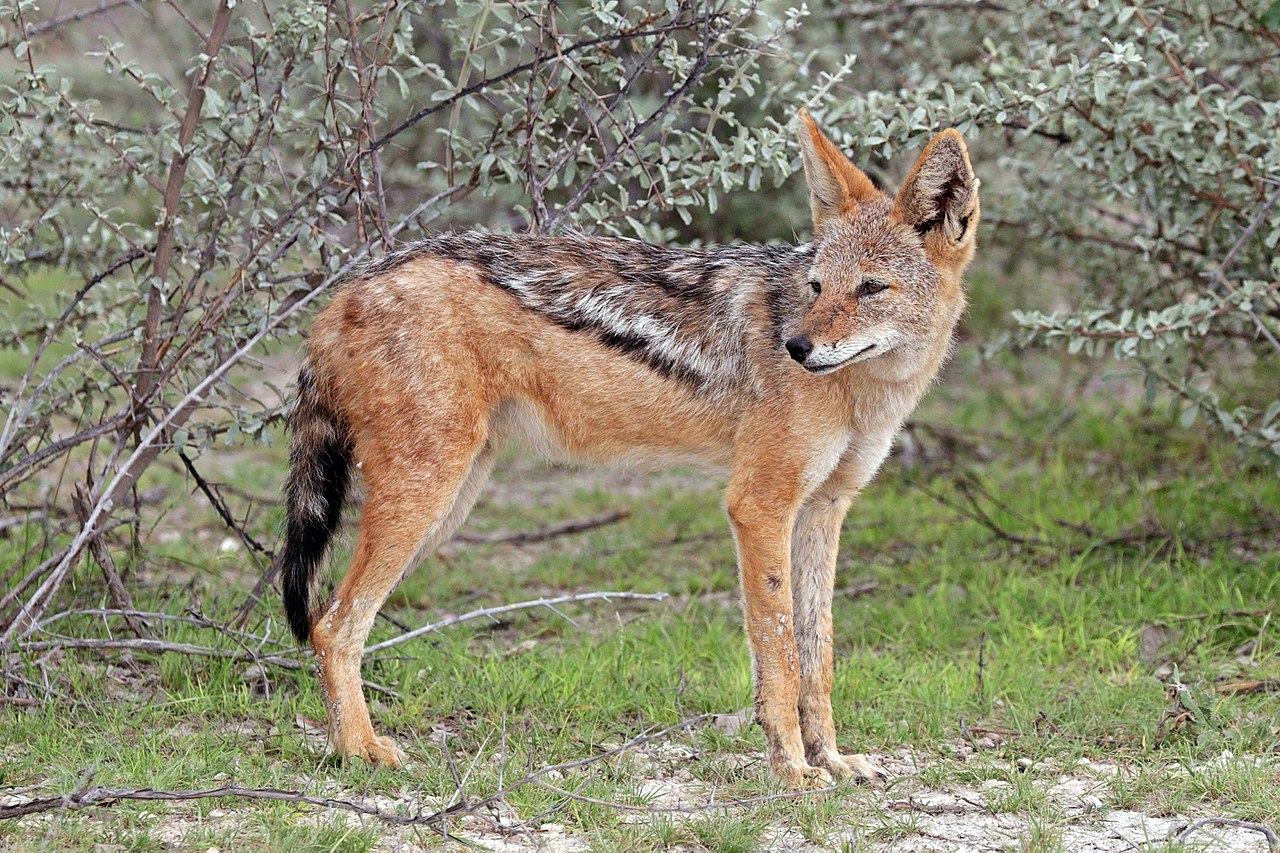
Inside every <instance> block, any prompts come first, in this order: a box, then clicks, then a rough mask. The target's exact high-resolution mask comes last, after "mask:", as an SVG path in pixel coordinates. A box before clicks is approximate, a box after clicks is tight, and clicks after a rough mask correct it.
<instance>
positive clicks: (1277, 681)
mask: <svg viewBox="0 0 1280 853" xmlns="http://www.w3.org/2000/svg"><path fill="white" fill-rule="evenodd" d="M1214 690H1215V691H1217V692H1218V693H1222V694H1223V695H1226V696H1243V695H1245V694H1246V693H1275V692H1277V691H1280V678H1263V679H1256V678H1250V679H1246V680H1244V681H1232V682H1231V683H1229V684H1219V685H1218V686H1217V687H1215V688H1214Z"/></svg>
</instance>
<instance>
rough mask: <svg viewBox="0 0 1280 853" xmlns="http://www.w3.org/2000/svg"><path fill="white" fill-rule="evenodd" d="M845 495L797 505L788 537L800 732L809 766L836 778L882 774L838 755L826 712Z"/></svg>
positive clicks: (864, 763) (828, 708)
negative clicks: (794, 521)
mask: <svg viewBox="0 0 1280 853" xmlns="http://www.w3.org/2000/svg"><path fill="white" fill-rule="evenodd" d="M849 502H850V501H849V498H848V497H847V496H843V495H831V494H827V493H823V492H819V493H818V494H816V495H814V496H813V497H812V498H811V499H810V500H809V501H807V502H806V503H805V505H804V506H803V507H802V508H801V509H800V512H799V514H798V515H797V516H796V524H795V531H794V533H793V534H792V540H791V592H792V598H793V604H794V612H795V632H796V649H797V652H798V656H799V659H800V696H799V703H798V704H799V710H800V732H801V736H802V738H803V740H804V751H805V757H806V758H807V759H808V761H809V763H810V764H813V765H814V766H816V767H822V768H825V769H826V770H828V771H830V773H831V775H832V776H834V777H836V778H837V779H843V778H846V777H849V776H853V777H855V778H859V779H871V780H874V779H880V778H883V776H884V774H883V773H882V772H881V771H880V770H878V769H877V768H876V767H874V766H873V765H872V764H870V763H869V762H868V761H867V760H866V759H864V758H862V757H861V756H858V755H841V754H840V750H839V749H838V748H837V747H836V729H835V722H834V721H833V719H832V714H831V683H832V676H833V674H834V670H835V654H834V649H833V645H832V643H833V636H832V625H831V599H832V596H833V594H834V590H835V578H836V557H837V554H838V552H839V546H840V526H841V524H842V523H843V522H844V517H845V515H846V514H847V513H848V511H849Z"/></svg>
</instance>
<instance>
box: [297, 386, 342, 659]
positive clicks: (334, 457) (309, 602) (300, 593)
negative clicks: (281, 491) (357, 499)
mask: <svg viewBox="0 0 1280 853" xmlns="http://www.w3.org/2000/svg"><path fill="white" fill-rule="evenodd" d="M325 397H326V395H325V394H324V393H323V390H322V389H321V388H320V387H319V382H318V381H317V378H316V376H315V373H314V372H313V370H312V369H311V367H310V365H309V364H308V363H306V362H304V363H303V365H302V371H301V373H299V374H298V396H297V399H296V401H295V402H294V407H293V412H292V414H290V416H289V427H290V429H292V430H293V442H292V444H291V445H290V447H289V481H288V483H287V484H286V486H285V512H286V517H287V520H286V527H285V542H284V556H283V557H282V559H281V568H282V572H283V581H282V586H283V589H284V609H285V613H286V614H288V617H289V627H290V628H291V629H292V630H293V635H294V636H295V637H297V638H298V641H299V642H305V641H306V640H307V638H308V636H309V635H310V633H311V624H312V621H313V617H314V615H315V612H314V611H315V609H316V607H317V606H318V604H319V602H318V601H317V600H316V598H317V596H316V592H317V589H318V587H319V577H318V576H317V571H316V570H317V569H318V568H319V566H320V564H321V563H322V562H323V561H324V555H325V551H326V549H327V548H328V545H329V540H330V538H332V536H333V531H334V530H335V529H337V527H338V522H339V521H340V520H341V518H342V503H343V500H344V499H345V498H346V496H347V482H348V479H349V474H350V467H351V441H350V436H349V435H348V433H347V427H346V423H345V422H344V420H343V418H342V417H341V416H340V415H339V414H337V413H335V412H334V411H333V409H332V408H331V407H330V405H329V403H328V401H327V400H326V399H325Z"/></svg>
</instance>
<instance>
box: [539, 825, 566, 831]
mask: <svg viewBox="0 0 1280 853" xmlns="http://www.w3.org/2000/svg"><path fill="white" fill-rule="evenodd" d="M542 831H543V832H555V833H563V832H564V824H563V823H544V824H543V825H542Z"/></svg>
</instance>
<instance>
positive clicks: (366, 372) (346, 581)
mask: <svg viewBox="0 0 1280 853" xmlns="http://www.w3.org/2000/svg"><path fill="white" fill-rule="evenodd" d="M799 141H800V149H801V151H802V153H803V160H804V171H805V176H806V179H807V181H808V186H809V191H810V201H811V205H812V211H813V222H814V228H815V232H814V239H813V242H811V243H806V244H804V245H800V246H730V247H723V248H713V249H697V250H677V249H663V248H658V247H656V246H651V245H648V244H645V243H641V242H637V241H633V240H623V239H612V238H608V239H603V238H589V237H538V236H501V235H497V234H478V233H468V234H456V235H442V236H437V237H433V238H430V239H427V240H424V241H422V242H420V243H416V244H414V245H411V246H409V247H408V248H406V249H404V250H402V251H398V252H396V253H395V254H392V255H390V256H388V257H385V258H383V259H382V260H379V261H377V262H375V263H373V264H371V265H369V266H367V267H365V268H364V269H363V270H361V271H360V273H359V274H358V275H356V276H355V277H354V278H353V280H351V281H350V282H349V283H348V284H346V285H345V287H343V288H342V290H341V291H340V292H339V293H338V294H337V296H335V297H334V299H333V301H332V303H331V304H330V305H329V306H328V307H327V308H326V309H325V310H324V311H323V312H322V313H321V315H320V316H319V318H318V319H317V320H316V322H315V327H314V330H313V331H312V334H311V338H310V341H309V343H308V345H307V358H306V362H305V363H304V364H303V367H302V372H301V375H300V377H299V380H298V397H297V402H296V405H295V408H294V410H293V413H292V416H291V425H292V429H293V444H292V452H291V465H292V467H291V471H290V474H289V482H288V487H287V498H288V530H287V542H286V545H285V556H284V600H285V606H286V609H287V611H288V615H289V621H290V624H291V625H292V628H293V631H294V633H295V634H296V635H297V636H298V638H299V640H306V639H308V638H309V639H310V641H311V643H312V645H313V646H314V648H315V655H316V663H317V670H318V673H319V676H320V680H321V684H322V685H323V687H324V692H325V696H326V698H327V702H328V714H329V737H330V740H331V742H332V744H333V746H334V748H335V750H336V751H337V752H338V753H339V754H341V755H343V756H352V757H359V758H363V759H366V760H368V761H370V762H373V763H375V764H389V765H397V764H399V763H400V762H401V761H402V760H403V755H402V753H401V752H400V751H399V750H398V749H397V748H396V747H395V745H394V744H393V743H392V742H391V741H390V740H389V739H387V738H385V737H379V736H378V735H376V734H375V733H374V730H373V726H372V725H371V724H370V721H369V713H368V710H367V708H366V706H365V701H364V697H363V695H362V693H361V682H360V659H361V651H362V649H363V647H364V643H365V639H366V637H367V635H368V633H369V628H370V626H371V625H372V624H373V621H374V614H375V613H376V612H377V610H378V608H379V607H381V606H382V603H383V601H384V600H385V599H386V597H387V595H388V593H390V592H391V590H392V588H393V587H394V586H395V585H396V583H397V582H398V581H399V580H400V579H401V578H402V577H404V575H405V574H406V572H408V571H409V570H411V569H412V568H413V567H414V566H415V565H416V563H417V561H418V560H419V558H420V557H421V556H422V555H423V554H424V553H426V552H428V551H430V550H431V549H432V548H434V547H435V546H437V545H438V544H439V543H441V542H442V541H444V540H445V539H446V538H447V537H448V536H450V535H451V534H452V533H453V531H454V530H455V529H456V528H457V527H458V525H460V524H461V523H462V521H463V520H464V519H465V518H466V516H467V513H468V512H469V511H470V509H471V507H472V504H473V502H474V501H475V499H476V496H477V494H478V493H479V491H480V489H481V487H482V485H483V484H484V482H485V479H486V478H487V477H488V475H489V472H490V470H491V468H492V466H493V460H494V454H495V452H496V450H497V448H498V447H499V446H500V445H501V444H502V442H503V441H504V440H506V439H508V438H509V437H512V436H517V437H521V438H524V439H526V440H528V441H529V442H530V443H531V444H532V445H533V446H534V447H536V448H538V449H539V450H541V451H543V452H544V453H547V454H548V455H550V456H552V457H554V458H560V459H569V460H577V461H582V462H591V463H596V462H599V463H616V462H622V463H636V464H642V465H655V464H656V465H670V464H689V463H695V464H701V465H707V466H711V467H713V468H719V469H722V470H724V471H725V472H727V474H728V489H727V492H726V505H727V508H728V513H729V519H730V521H731V522H732V527H733V532H734V535H735V536H736V538H737V545H738V555H739V564H740V570H741V581H742V602H743V608H744V610H745V612H746V632H747V639H748V640H749V642H750V646H751V653H752V659H753V662H754V675H755V691H756V696H755V706H756V716H757V719H758V720H759V721H760V723H761V725H762V726H763V727H764V731H765V733H766V735H767V740H768V748H769V760H770V762H771V764H772V767H773V770H774V772H775V773H776V774H777V775H778V776H779V777H780V778H781V779H782V780H784V781H785V782H786V783H787V784H789V785H790V786H792V787H797V788H798V787H810V786H816V785H821V784H825V783H827V782H828V781H830V779H831V777H836V778H841V777H847V776H856V777H864V778H869V777H874V776H876V775H877V771H876V769H875V768H874V767H873V766H872V765H871V764H869V763H868V762H867V761H866V760H864V759H862V758H860V757H857V756H843V755H841V754H840V752H839V751H838V750H837V748H836V733H835V728H834V726H833V724H832V715H831V676H832V666H833V659H832V636H831V631H832V627H831V598H832V589H833V586H834V582H835V570H836V549H837V545H838V542H839V533H840V525H841V523H842V521H843V519H844V517H845V514H846V512H847V511H848V509H849V505H850V503H851V502H852V501H853V499H854V496H855V495H857V493H858V492H859V490H861V489H862V487H863V486H865V485H866V484H867V483H868V482H869V481H870V480H871V478H872V477H873V476H874V474H875V472H876V470H877V469H878V468H879V466H880V464H881V462H883V460H884V459H885V457H886V456H887V455H888V453H889V448H890V444H891V442H892V441H893V438H894V435H895V433H897V431H898V429H899V428H900V426H901V425H902V422H903V420H904V419H905V418H906V417H907V415H908V414H909V413H910V412H911V411H912V409H913V408H914V407H915V405H916V403H917V401H918V400H919V399H920V397H921V395H922V394H923V393H924V391H925V389H926V388H927V387H928V386H929V384H930V383H931V382H932V381H933V380H934V377H935V376H936V375H937V373H938V370H939V368H940V366H941V365H942V363H943V361H944V360H945V359H946V357H947V354H948V351H949V349H950V347H951V338H952V333H953V330H954V328H955V325H956V321H957V320H958V319H959V317H960V313H961V311H962V310H963V308H964V303H965V297H964V292H963V290H962V287H961V281H960V279H961V274H962V272H963V271H964V269H965V267H966V266H967V265H968V263H969V261H970V259H971V258H972V257H973V252H974V232H975V230H976V229H977V226H978V181H977V179H976V178H975V177H974V174H973V169H972V167H971V166H970V163H969V156H968V152H967V149H966V147H965V143H964V140H963V138H962V137H961V136H960V134H959V133H957V132H956V131H954V130H947V131H944V132H943V133H941V134H939V135H938V136H937V137H935V138H934V139H933V141H932V142H930V143H929V145H928V147H927V148H925V150H924V153H923V154H921V155H920V158H919V160H918V161H917V162H916V164H915V167H914V168H913V169H912V170H911V173H910V174H909V175H908V176H907V179H906V181H905V183H904V184H903V186H902V188H901V189H900V190H899V191H898V193H897V194H896V195H895V196H892V197H890V196H888V195H886V194H885V193H883V192H881V191H880V190H878V189H877V188H876V187H875V186H874V184H873V183H872V182H871V181H870V180H869V179H868V178H867V176H866V175H865V174H863V173H862V172H861V171H860V170H859V169H858V168H857V167H856V166H854V165H853V164H852V163H851V162H850V161H849V160H848V159H847V158H846V157H845V156H844V155H843V154H842V153H841V152H840V151H839V149H838V148H837V147H836V146H835V145H834V144H833V143H832V142H831V141H830V140H829V139H827V137H826V136H824V135H823V133H822V131H821V130H819V129H818V127H817V126H816V125H815V124H814V123H813V121H812V120H811V119H810V118H809V116H808V114H807V113H804V112H802V113H801V115H800V133H799ZM353 465H355V466H356V467H357V468H359V469H360V471H361V473H362V474H363V477H364V481H365V484H366V487H367V492H368V497H367V500H366V502H365V505H364V514H363V518H362V520H361V522H360V530H359V534H358V536H357V540H356V545H355V554H354V557H353V558H352V561H351V567H350V569H349V570H348V571H347V574H346V576H345V577H344V578H343V579H342V582H341V583H340V584H339V585H338V588H337V590H336V591H335V592H334V594H333V596H332V597H331V598H330V599H329V600H328V601H327V602H324V601H321V600H320V598H319V594H318V590H319V584H318V582H317V577H318V573H317V568H318V567H319V566H320V564H321V562H322V559H323V557H324V553H325V548H326V546H327V544H328V541H329V538H330V536H331V534H332V533H333V531H334V528H335V527H336V526H337V524H338V521H339V515H340V512H341V509H342V503H343V499H344V496H345V494H346V491H347V486H348V478H349V476H350V472H351V468H352V466H353Z"/></svg>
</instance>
